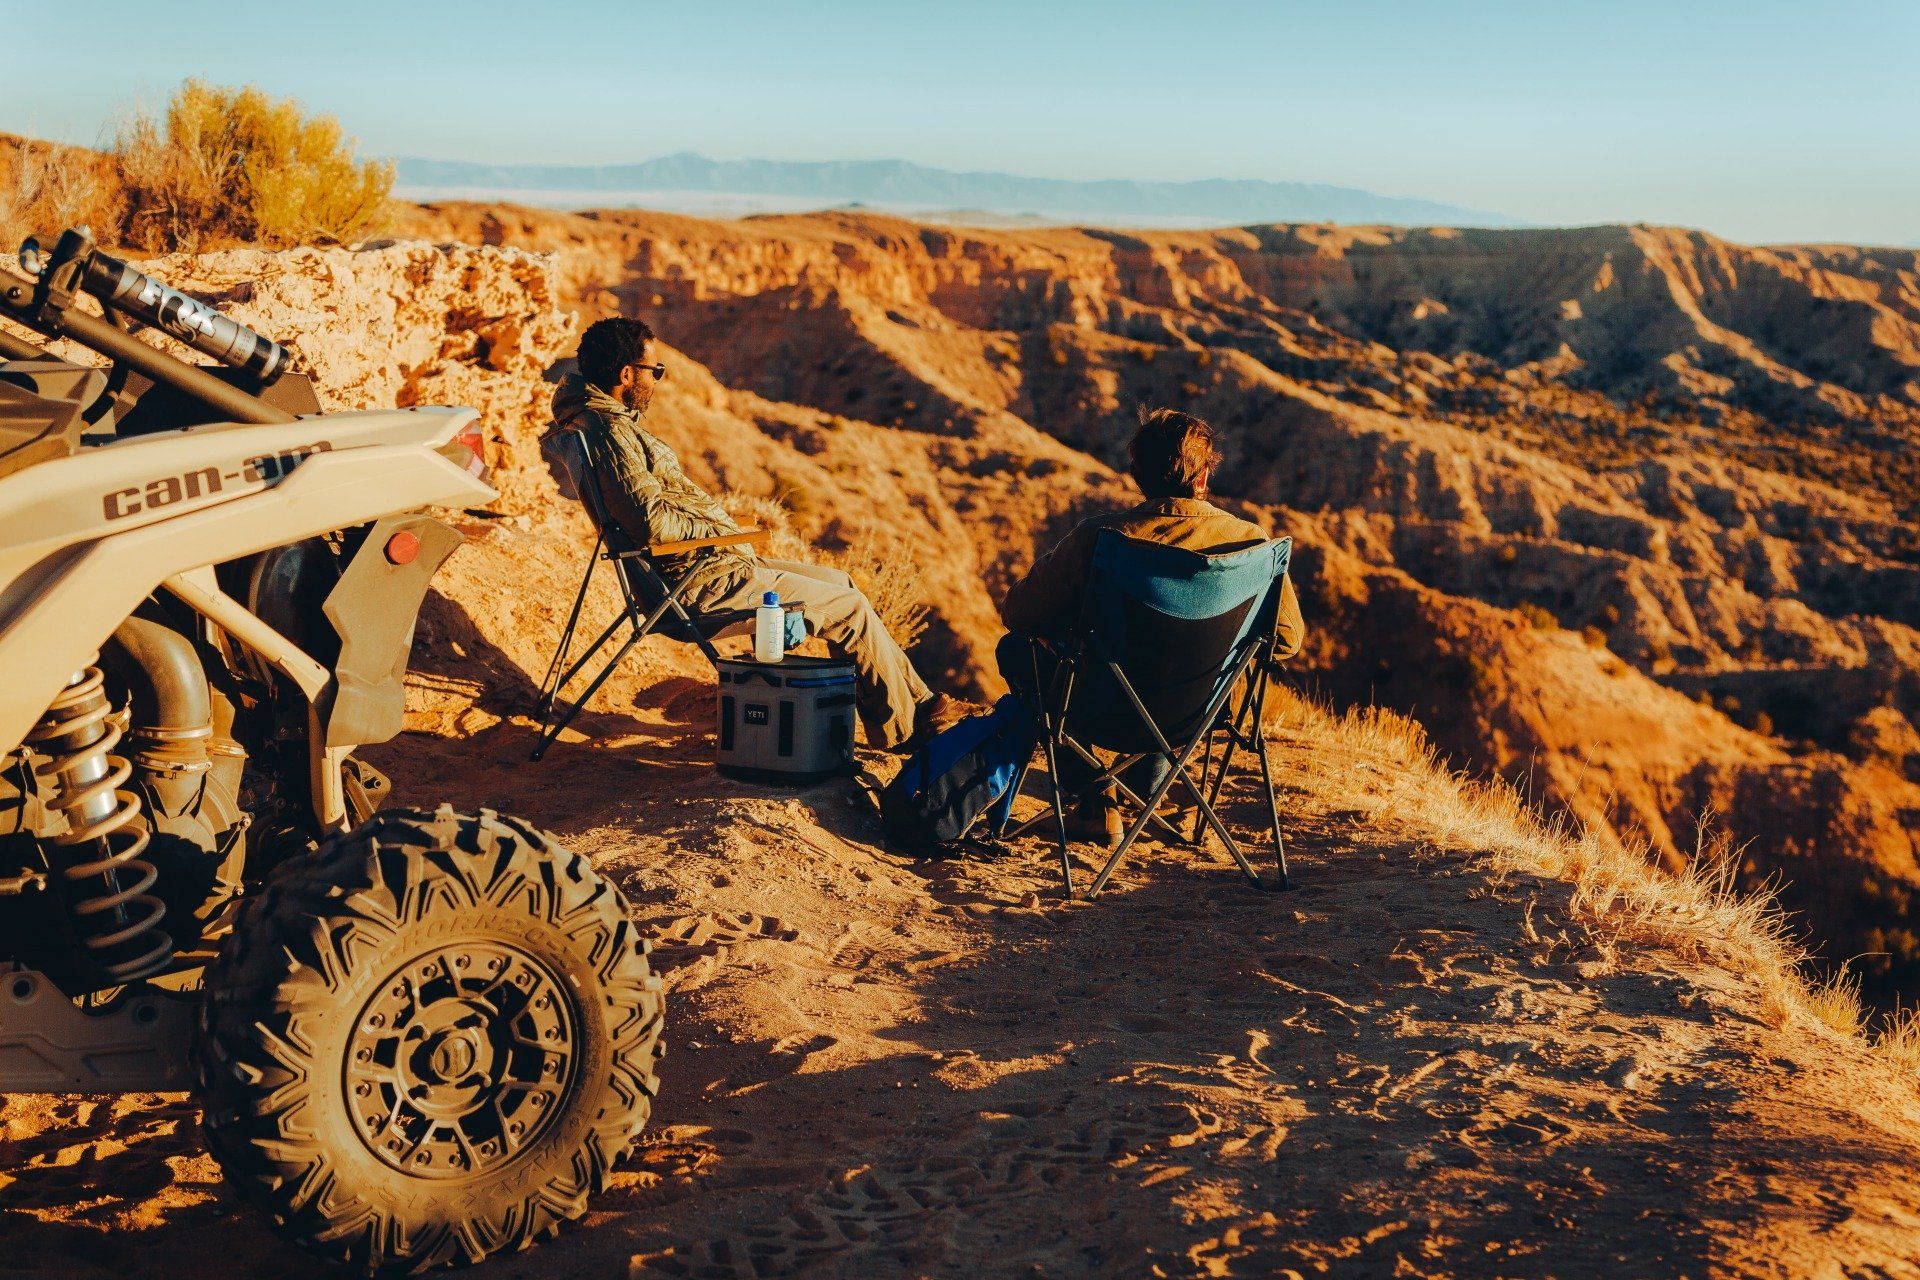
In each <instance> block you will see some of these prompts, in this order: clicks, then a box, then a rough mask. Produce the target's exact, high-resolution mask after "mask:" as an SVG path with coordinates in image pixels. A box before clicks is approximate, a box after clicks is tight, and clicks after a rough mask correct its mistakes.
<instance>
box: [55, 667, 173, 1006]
mask: <svg viewBox="0 0 1920 1280" xmlns="http://www.w3.org/2000/svg"><path fill="white" fill-rule="evenodd" d="M105 685H106V678H105V676H103V675H102V674H101V671H100V668H99V667H97V666H91V665H90V666H88V667H87V668H86V669H85V670H83V671H81V672H80V673H79V674H78V675H76V676H75V677H74V678H73V682H72V683H71V684H69V685H68V686H67V687H66V688H65V689H64V690H62V691H61V693H60V696H59V697H57V698H55V699H54V700H53V705H52V706H50V707H48V708H47V712H46V714H45V715H43V716H42V717H41V718H40V722H39V723H38V724H36V725H35V726H34V727H33V732H31V733H30V734H28V735H27V741H28V742H29V743H31V744H32V745H33V746H35V747H36V748H38V749H39V750H41V751H42V752H44V753H46V754H47V755H48V756H50V757H51V760H50V761H48V762H47V763H45V764H43V765H42V766H41V767H40V770H39V773H40V777H41V779H42V781H44V782H46V783H48V784H49V792H50V798H49V799H48V801H47V807H48V808H49V809H57V810H59V811H61V812H62V813H64V814H65V815H66V818H67V827H68V829H67V830H66V831H65V832H63V833H61V834H60V835H58V836H55V837H54V844H55V845H56V846H58V848H59V850H60V855H59V858H58V862H59V865H58V866H56V867H54V871H55V873H56V874H57V875H58V876H59V878H60V880H61V882H62V886H61V887H62V897H63V898H65V900H66V902H67V905H68V908H69V909H70V910H71V911H72V912H73V914H74V923H75V926H76V931H77V932H78V933H79V935H80V939H81V942H82V943H83V945H84V946H85V947H86V949H87V953H88V958H89V959H90V960H91V962H92V964H93V966H94V968H95V969H97V970H98V971H99V973H101V974H102V975H104V976H106V977H108V978H111V979H113V980H114V981H116V982H131V981H133V980H134V979H135V978H140V977H144V976H146V975H147V974H150V973H153V972H154V971H156V970H158V969H161V968H164V967H165V966H166V963H167V961H168V960H169V959H171V958H172V955H173V939H172V938H170V937H168V936H167V934H166V933H165V932H163V931H162V930H161V929H160V927H159V925H160V921H161V920H162V919H163V918H164V917H165V916H166V914H167V908H166V904H164V903H163V902H161V901H160V899H159V898H157V897H155V896H154V895H153V894H151V893H149V892H147V891H148V890H149V889H151V888H153V886H154V882H155V881H157V880H158V879H159V878H160V873H159V872H158V871H157V870H156V869H155V868H154V865H153V864H152V863H151V862H148V861H147V860H146V859H144V858H142V857H141V856H140V855H141V853H143V852H145V850H146V847H147V842H148V840H149V838H150V837H149V835H148V833H147V828H146V824H145V823H144V822H143V821H141V819H140V807H141V806H140V797H139V796H138V795H136V794H135V793H134V792H132V791H123V790H121V789H120V787H121V784H122V783H124V782H126V780H127V779H128V778H129V777H131V776H132V775H133V766H132V765H131V764H129V763H128V762H127V761H126V759H125V758H124V757H122V756H117V755H115V754H113V748H114V747H116V746H118V745H119V742H120V739H121V737H122V736H123V735H124V734H125V733H126V728H125V726H124V725H123V724H122V723H120V722H119V720H118V719H117V718H116V717H115V716H114V715H113V708H112V706H111V705H110V704H109V703H108V701H107V694H106V688H105Z"/></svg>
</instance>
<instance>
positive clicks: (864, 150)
mask: <svg viewBox="0 0 1920 1280" xmlns="http://www.w3.org/2000/svg"><path fill="white" fill-rule="evenodd" d="M58 12H60V11H58V10H57V7H56V8H55V9H49V8H48V7H46V6H45V5H43V4H38V3H34V4H28V3H24V2H23V0H0V18H4V19H5V26H4V27H3V28H0V30H4V31H5V32H6V35H5V36H3V37H0V46H3V47H4V48H5V52H6V56H7V61H8V68H7V75H6V78H5V81H4V83H0V129H7V130H13V131H18V132H26V133H33V134H38V135H41V136H49V137H57V138H61V139H64V140H67V141H72V142H83V143H88V142H95V141H97V140H99V139H100V137H101V136H102V131H103V127H104V126H105V125H106V122H107V121H108V120H109V119H110V118H111V117H112V116H113V115H114V114H115V113H116V112H124V111H126V110H127V109H128V108H129V107H131V106H133V105H135V104H138V103H141V102H145V103H149V104H152V103H158V102H160V101H163V100H164V99H165V96H166V94H167V92H168V91H169V90H170V89H171V88H172V87H173V86H174V85H175V84H177V83H178V82H179V81H180V80H182V79H184V78H186V77H188V76H195V75H197V76H202V77H206V78H209V79H212V80H215V81H217V82H221V83H228V84H239V83H247V82H253V83H258V84H260V85H262V86H263V87H265V88H267V89H269V90H271V91H272V92H274V93H276V94H283V95H292V96H296V97H298V98H300V99H301V100H302V101H303V102H305V103H306V104H307V105H308V106H309V107H312V108H315V109H319V110H325V111H329V112H332V113H334V114H335V115H337V116H339V117H340V119H341V120H342V121H343V122H344V123H345V124H346V126H347V128H348V129H349V131H351V132H352V133H353V134H354V135H355V136H356V137H358V138H359V139H360V141H361V143H362V147H363V150H365V151H368V152H373V153H381V154H412V155H423V156H434V157H442V158H448V159H467V160H486V161H496V162H512V161H530V160H540V161H548V162H557V163H570V162H579V163H614V162H621V161H632V160H641V159H646V158H649V157H652V156H656V155H662V154H665V153H668V152H672V151H681V150H694V151H700V152H704V153H706V154H708V155H712V156H716V157H721V158H750V157H764V158H774V159H798V160H806V159H867V158H895V157H897V158H903V159H908V160H914V161H918V162H920V163H923V164H930V165H937V166H941V167H946V168H962V169H992V170H1001V171H1006V172H1012V173H1023V174H1033V175H1039V176H1046V177H1063V178H1093V177H1125V178H1171V179H1180V178H1206V177H1236V178H1268V179H1277V180H1298V181H1310V182H1329V183H1336V184H1340V185H1344V186H1356V187H1364V188H1367V189H1370V190H1374V191H1378V192H1382V193H1385V194H1391V195H1418V196H1424V197H1428V198H1431V199H1436V200H1444V201H1447V202H1450V203H1455V204H1462V205H1470V206H1475V207H1479V208H1483V209H1491V210H1497V211H1500V212H1504V213H1509V214H1513V215H1515V216H1518V217H1522V218H1526V219H1529V220H1532V221H1539V222H1548V223H1587V222H1606V221H1646V222H1662V223H1678V224H1682V225H1688V226H1702V227H1706V228H1708V229H1709V230H1712V231H1716V232H1718V233H1721V234H1723V235H1728V236H1731V237H1733V238H1736V239H1741V240H1750V241H1766V240H1811V239H1820V240H1853V241H1864V242H1871V243H1883V244H1884V243H1898V244H1907V243H1913V242H1915V241H1920V74H1916V73H1915V50H1916V49H1920V0H1838V2H1835V3H1828V4H1810V3H1803V4H1787V3H1779V2H1778V0H1746V2H1745V3H1703V2H1700V0H1668V2H1667V3H1643V2H1642V0H1618V2H1614V3H1599V2H1591V0H1583V2H1578V3H1571V2H1556V0H1532V2H1531V3H1518V2H1508V0H1478V2H1463V3H1442V2H1440V0H1432V2H1428V3H1422V2H1420V0H1399V2H1387V0H1375V2H1372V3H1367V2H1359V3H1342V2H1340V0H1315V2H1314V3H1293V2H1291V0H1271V2H1269V3H1249V2H1240V3H1233V2H1227V0H1211V2H1209V0H1197V2H1190V3H1164V4H1147V3H1132V2H1129V0H1115V2H1111V3H1104V4H1096V3H1079V2H1077V0H1068V2H1065V3H1053V4H1044V5H1043V4H1038V3H1026V4H1018V3H1000V2H999V0H975V2H973V3H969V4H965V5H955V4H940V3H933V2H931V0H923V2H922V3H911V4H881V3H863V2H859V0H814V2H813V3H789V4H774V3H727V2H724V0H681V2H680V3H675V4H653V3H617V2H616V0H592V2H589V3H574V4H561V3H554V4H548V5H545V6H535V5H532V4H526V3H515V4H509V3H495V2H494V0H468V2H467V3H462V4H442V3H430V2H423V3H407V2H406V0H389V2H388V3H385V4H373V3H365V2H363V0H329V3H326V4H324V5H318V6H306V5H233V4H230V3H220V4H212V3H202V2H201V0H163V2H160V3H155V2H154V0H148V2H147V3H143V4H132V3H125V2H124V0H85V2H84V3H83V4H81V5H79V6H76V7H74V8H71V9H69V10H66V11H64V12H65V15H66V17H78V18H81V19H83V21H82V22H81V23H80V28H81V30H80V31H79V32H75V31H74V30H73V29H71V28H67V27H66V26H65V25H64V23H65V18H62V17H58V16H56V14H57V13H58ZM315 15H320V16H319V17H316V16H315ZM322 17H323V19H324V20H322ZM35 32H44V38H45V44H44V45H42V46H39V47H37V48H36V45H35V38H36V37H35V35H34V33H35ZM76 35H77V36H78V37H79V38H77V39H76Z"/></svg>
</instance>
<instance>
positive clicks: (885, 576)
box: [725, 493, 928, 649]
mask: <svg viewBox="0 0 1920 1280" xmlns="http://www.w3.org/2000/svg"><path fill="white" fill-rule="evenodd" d="M725 501H726V507H727V512H728V514H729V515H731V516H732V517H733V518H734V519H735V520H737V521H739V522H740V525H741V527H742V528H746V529H765V530H766V531H767V532H768V535H769V537H768V540H767V546H766V549H765V550H764V551H763V552H762V554H763V555H764V556H766V558H768V559H770V560H797V561H800V562H801V563H803V564H817V565H822V566H825V567H826V568H829V569H839V570H841V571H843V572H844V573H845V574H846V575H847V576H848V577H850V578H852V579H853V584H854V585H855V586H857V587H859V588H860V590H861V591H862V592H864V593H865V594H866V597H867V599H868V600H869V601H871V602H872V604H873V610H874V612H875V613H877V614H879V615H880V621H881V622H883V623H885V624H886V628H887V631H888V632H889V633H890V634H891V635H892V636H893V638H894V639H895V640H897V641H899V642H900V647H901V648H903V649H904V648H908V647H911V646H912V644H913V642H914V641H915V640H917V639H919V638H920V636H921V635H922V634H923V633H924V632H925V631H926V629H927V613H928V602H927V591H926V583H925V581H924V579H923V578H922V576H921V575H920V574H919V572H918V571H917V570H916V569H915V568H914V563H915V560H914V554H913V548H912V547H911V546H909V545H908V544H907V543H906V542H905V541H904V540H902V539H896V538H888V537H885V536H883V535H881V534H879V533H875V532H872V531H869V532H866V533H862V534H859V535H857V536H856V537H854V539H853V540H852V541H851V542H850V543H848V545H847V546H846V548H845V549H844V550H841V551H823V550H821V549H820V548H818V547H816V546H814V545H812V544H811V543H809V542H808V541H807V540H806V539H805V538H803V537H802V536H800V534H799V532H798V531H797V530H795V528H794V525H793V522H794V520H795V518H796V516H795V513H794V512H792V511H790V510H789V509H788V508H787V507H786V506H785V505H783V504H782V503H781V502H780V501H779V499H778V498H777V497H766V498H759V497H748V496H745V495H742V494H737V493H736V494H729V495H727V498H726V500H725Z"/></svg>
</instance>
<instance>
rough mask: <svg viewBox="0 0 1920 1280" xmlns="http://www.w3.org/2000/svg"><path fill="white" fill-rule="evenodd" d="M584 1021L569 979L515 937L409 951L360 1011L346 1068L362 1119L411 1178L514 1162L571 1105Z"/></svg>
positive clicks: (461, 1174)
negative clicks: (578, 1036) (580, 1023)
mask: <svg viewBox="0 0 1920 1280" xmlns="http://www.w3.org/2000/svg"><path fill="white" fill-rule="evenodd" d="M577 1023H578V1019H577V1015H576V1010H575V1008H574V1002H573V998H572V997H571V995H570V994H569V993H568V991H567V988H566V986H565V984H563V983H562V982H561V981H560V980H559V979H558V978H556V977H555V976H554V974H553V973H552V972H551V971H550V970H549V969H547V967H546V966H545V965H543V964H541V963H540V962H539V961H537V960H535V959H534V958H533V957H531V956H529V955H527V954H526V953H525V952H523V951H521V950H520V949H519V948H517V947H515V946H513V945H511V944H509V943H502V942H476V943H468V944H463V945H459V946H451V947H443V948H441V949H439V950H437V951H432V952H429V953H427V954H426V955H423V956H420V957H419V958H417V959H414V960H410V961H408V962H407V963H406V964H404V965H402V966H400V967H399V968H398V969H396V970H394V971H393V972H392V973H390V974H389V975H387V977H386V979H385V980H384V981H382V982H381V984H380V986H379V988H378V989H377V990H376V991H375V992H374V994H373V995H372V996H371V997H370V998H369V999H368V1000H367V1002H366V1004H365V1005H364V1006H362V1007H361V1009H360V1013H359V1016H358V1017H357V1018H356V1019H355V1021H354V1027H353V1034H352V1037H351V1038H350V1039H349V1041H348V1043H347V1060H346V1072H345V1085H346V1097H347V1107H348V1110H349V1111H350V1113H351V1114H352V1116H353V1123H354V1128H355V1129H356V1131H357V1132H358V1133H359V1135H360V1139H361V1141H363V1142H364V1143H366V1145H367V1149H368V1150H369V1151H371V1152H372V1153H373V1154H374V1155H375V1156H376V1157H378V1158H379V1159H380V1160H381V1161H382V1162H383V1163H385V1164H387V1165H389V1166H391V1167H392V1168H394V1169H398V1170H399V1171H401V1172H402V1173H406V1174H408V1175H410V1176H413V1177H419V1178H470V1177H473V1176H475V1175H478V1174H483V1173H487V1172H490V1171H491V1170H493V1169H496V1168H498V1167H500V1166H501V1165H504V1164H507V1163H509V1162H510V1161H512V1160H513V1159H514V1158H515V1157H516V1156H518V1155H519V1154H520V1153H521V1152H523V1151H525V1150H526V1149H527V1148H528V1147H530V1146H532V1145H533V1144H534V1143H536V1142H538V1141H539V1140H540V1137H541V1135H542V1134H544V1133H545V1132H546V1131H547V1129H548V1128H549V1127H551V1126H552V1125H553V1124H554V1122H555V1121H556V1119H557V1118H558V1117H559V1115H560V1113H561V1111H563V1110H564V1109H565V1108H564V1105H563V1104H564V1102H565V1100H566V1098H567V1096H568V1094H569V1092H570V1090H571V1089H572V1086H573V1079H574V1070H573V1068H574V1058H575V1056H576V1055H575V1045H576V1027H577Z"/></svg>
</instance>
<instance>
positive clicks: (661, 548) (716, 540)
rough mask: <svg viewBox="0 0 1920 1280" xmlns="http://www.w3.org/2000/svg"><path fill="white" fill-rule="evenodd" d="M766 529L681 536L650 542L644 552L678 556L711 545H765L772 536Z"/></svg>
mask: <svg viewBox="0 0 1920 1280" xmlns="http://www.w3.org/2000/svg"><path fill="white" fill-rule="evenodd" d="M772 536H773V535H772V534H770V533H769V532H768V531H767V530H765V529H742V530H741V531H740V532H739V533H723V534H720V535H719V536H718V537H713V538H681V539H680V540H679V541H677V542H654V543H649V544H648V546H647V549H646V551H645V552H644V553H634V552H629V553H627V554H645V555H649V556H677V555H680V554H681V553H683V552H687V551H703V550H705V549H707V548H709V547H752V546H760V545H763V544H764V543H765V542H766V541H767V539H768V538H770V537H772Z"/></svg>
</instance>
